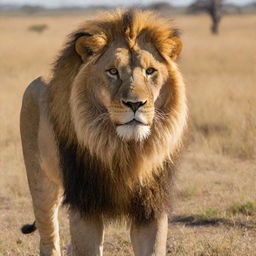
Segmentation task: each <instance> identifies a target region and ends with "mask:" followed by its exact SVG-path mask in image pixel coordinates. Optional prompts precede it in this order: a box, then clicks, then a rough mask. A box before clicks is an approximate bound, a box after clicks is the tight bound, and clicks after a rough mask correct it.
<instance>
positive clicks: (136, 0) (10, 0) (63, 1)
mask: <svg viewBox="0 0 256 256" xmlns="http://www.w3.org/2000/svg"><path fill="white" fill-rule="evenodd" d="M124 2H126V3H129V4H148V3H152V2H162V0H127V1H124V0H0V4H19V5H21V4H32V5H43V6H47V7H58V6H70V5H76V6H86V5H100V4H104V5H105V4H106V5H110V4H111V5H121V4H124ZM166 2H167V1H166ZM169 2H170V3H172V4H174V5H186V4H189V3H191V2H193V0H170V1H169ZM227 2H231V3H236V4H245V3H248V2H252V0H228V1H227Z"/></svg>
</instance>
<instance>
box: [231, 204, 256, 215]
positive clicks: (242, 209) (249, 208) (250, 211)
mask: <svg viewBox="0 0 256 256" xmlns="http://www.w3.org/2000/svg"><path fill="white" fill-rule="evenodd" d="M227 213H228V214H230V215H237V214H242V215H247V216H254V215H256V204H255V203H253V202H252V201H247V202H245V203H242V204H241V203H235V204H233V205H231V206H230V207H229V208H228V209H227Z"/></svg>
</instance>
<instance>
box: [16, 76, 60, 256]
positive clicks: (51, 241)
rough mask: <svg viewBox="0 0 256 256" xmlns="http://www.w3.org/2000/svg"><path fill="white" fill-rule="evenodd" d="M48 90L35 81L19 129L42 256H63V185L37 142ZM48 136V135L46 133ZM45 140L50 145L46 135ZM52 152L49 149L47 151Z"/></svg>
mask: <svg viewBox="0 0 256 256" xmlns="http://www.w3.org/2000/svg"><path fill="white" fill-rule="evenodd" d="M46 88H47V85H46V84H45V83H44V82H43V81H42V80H41V79H36V80H35V81H34V82H32V83H31V84H30V86H29V87H28V88H27V90H26V92H25V94H24V97H23V103H22V109H21V119H20V129H21V139H22V148H23V155H24V161H25V166H26V171H27V177H28V182H29V188H30V192H31V196H32V201H33V208H34V214H35V219H36V227H37V228H38V231H39V234H40V255H41V256H60V255H61V253H60V245H59V226H58V208H59V204H60V202H61V197H62V191H61V185H60V184H59V183H57V182H56V181H54V180H53V179H50V176H49V173H50V170H51V171H52V172H54V170H55V169H56V166H55V165H54V164H51V165H48V166H47V165H46V164H44V165H43V164H42V163H43V162H44V159H46V157H42V154H41V146H39V143H38V138H39V137H40V136H39V134H40V132H39V130H40V126H41V122H42V120H43V118H42V117H43V116H42V114H43V113H42V110H43V109H44V106H43V104H42V97H44V96H43V95H44V92H45V91H46ZM44 131H45V129H44ZM46 134H49V132H47V131H46ZM44 141H45V142H47V136H46V137H45V138H44ZM51 149H52V147H51V146H48V147H47V152H49V151H51ZM48 162H49V161H47V163H48Z"/></svg>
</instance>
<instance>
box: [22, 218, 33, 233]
mask: <svg viewBox="0 0 256 256" xmlns="http://www.w3.org/2000/svg"><path fill="white" fill-rule="evenodd" d="M34 231H36V222H35V221H34V222H33V223H32V224H25V225H24V226H22V228H21V232H22V233H23V234H30V233H32V232H34Z"/></svg>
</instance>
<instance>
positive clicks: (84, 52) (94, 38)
mask: <svg viewBox="0 0 256 256" xmlns="http://www.w3.org/2000/svg"><path fill="white" fill-rule="evenodd" d="M106 44H107V38H106V36H105V35H104V34H102V33H101V34H96V35H91V34H89V33H80V36H78V37H77V38H76V40H75V49H76V52H77V53H78V54H79V55H80V56H81V58H82V60H83V61H86V59H87V58H88V57H89V56H91V55H93V54H96V53H99V52H100V51H101V50H102V49H103V48H104V46H105V45H106Z"/></svg>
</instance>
